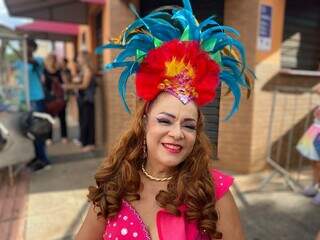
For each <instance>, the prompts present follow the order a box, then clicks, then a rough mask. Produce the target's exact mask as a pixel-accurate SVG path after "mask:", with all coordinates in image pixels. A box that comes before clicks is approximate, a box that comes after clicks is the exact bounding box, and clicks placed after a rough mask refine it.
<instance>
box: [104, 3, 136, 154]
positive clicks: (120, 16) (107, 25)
mask: <svg viewBox="0 0 320 240" xmlns="http://www.w3.org/2000/svg"><path fill="white" fill-rule="evenodd" d="M134 19H135V17H134V16H133V14H132V12H131V11H130V10H129V9H128V7H127V4H126V3H125V1H106V4H105V8H104V15H103V22H104V27H103V42H104V43H106V42H108V41H109V39H110V38H112V37H117V36H118V35H119V34H120V33H121V31H122V30H123V29H125V27H126V26H128V25H129V24H130V23H131V22H132V21H133V20H134ZM115 56H116V51H115V50H112V51H110V50H108V51H105V53H104V62H105V63H109V62H111V60H112V59H113V58H114V57H115ZM119 75H120V70H113V71H111V72H108V73H106V74H104V78H103V86H102V87H103V92H104V93H103V99H104V100H103V102H104V110H105V116H104V118H103V119H104V120H105V121H106V122H105V126H106V127H105V133H104V135H105V136H106V139H105V140H106V142H107V149H110V146H112V145H113V144H114V142H115V140H116V139H117V138H118V137H119V135H120V134H121V133H122V132H123V130H125V129H126V126H127V125H128V123H129V119H130V114H128V113H127V112H126V111H125V108H124V106H123V105H122V103H121V100H120V97H119V94H118V79H119ZM132 80H133V79H129V81H128V89H129V90H128V93H129V94H128V95H127V102H128V104H129V106H130V108H131V109H134V106H135V96H134V94H133V90H134V86H133V83H134V81H132ZM131 93H132V94H131Z"/></svg>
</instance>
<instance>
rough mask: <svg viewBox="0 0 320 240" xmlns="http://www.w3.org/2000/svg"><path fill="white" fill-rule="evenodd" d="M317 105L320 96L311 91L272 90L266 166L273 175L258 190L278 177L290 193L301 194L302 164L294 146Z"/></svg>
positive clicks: (305, 128) (308, 123)
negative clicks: (280, 177) (299, 192)
mask: <svg viewBox="0 0 320 240" xmlns="http://www.w3.org/2000/svg"><path fill="white" fill-rule="evenodd" d="M317 105H320V94H319V93H318V94H317V93H316V92H315V91H313V90H312V89H310V88H301V87H277V88H275V89H274V91H273V99H272V108H271V114H270V119H269V130H268V139H267V153H268V154H267V162H268V164H269V165H270V166H271V168H272V172H271V174H270V175H269V176H268V177H266V178H265V179H264V180H263V181H262V183H261V184H260V186H259V188H258V190H262V189H263V188H264V187H265V186H267V184H268V183H270V181H271V180H272V179H273V177H275V176H276V175H278V174H279V175H281V176H282V177H283V179H284V181H285V183H286V185H287V186H288V187H289V188H290V189H291V190H293V191H298V190H301V188H302V184H301V181H300V176H301V171H302V168H303V162H304V161H303V157H302V156H301V155H300V154H299V153H298V151H297V150H296V148H295V146H296V144H297V142H298V140H299V139H300V137H301V136H302V135H303V133H304V132H305V131H306V130H307V129H308V127H309V126H310V125H311V124H312V121H313V110H314V108H315V107H316V106H317Z"/></svg>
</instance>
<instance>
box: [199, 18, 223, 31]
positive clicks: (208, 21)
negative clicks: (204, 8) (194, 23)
mask: <svg viewBox="0 0 320 240" xmlns="http://www.w3.org/2000/svg"><path fill="white" fill-rule="evenodd" d="M214 17H215V16H211V17H209V18H207V19H206V20H204V21H202V22H201V23H200V24H199V28H200V29H201V30H202V29H203V28H205V27H206V26H208V25H213V26H218V25H219V23H218V22H216V21H215V20H213V18H214Z"/></svg>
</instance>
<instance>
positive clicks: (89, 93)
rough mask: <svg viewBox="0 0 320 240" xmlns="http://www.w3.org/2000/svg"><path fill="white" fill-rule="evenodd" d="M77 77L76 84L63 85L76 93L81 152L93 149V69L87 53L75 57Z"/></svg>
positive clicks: (82, 52) (90, 57) (90, 58)
mask: <svg viewBox="0 0 320 240" xmlns="http://www.w3.org/2000/svg"><path fill="white" fill-rule="evenodd" d="M77 63H78V66H79V76H78V80H77V82H79V83H71V84H67V83H66V84H64V88H65V89H66V90H76V91H78V96H77V102H78V109H79V125H80V142H81V145H82V151H83V152H90V151H93V150H94V149H95V146H94V144H95V126H94V124H95V117H94V115H95V112H94V95H95V87H96V86H95V85H96V83H95V67H94V64H93V60H92V56H91V55H90V54H89V53H88V52H87V51H81V52H80V53H79V55H78V57H77Z"/></svg>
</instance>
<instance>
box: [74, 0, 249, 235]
mask: <svg viewBox="0 0 320 240" xmlns="http://www.w3.org/2000/svg"><path fill="white" fill-rule="evenodd" d="M183 2H184V8H182V9H171V8H166V9H165V10H163V11H155V12H152V13H151V14H150V15H148V16H146V17H145V18H143V19H138V20H136V21H135V22H134V23H133V24H132V25H130V26H129V27H128V28H127V29H126V31H125V32H124V33H123V35H122V36H121V37H120V39H118V40H116V41H114V42H112V43H110V44H107V45H105V46H103V47H102V49H103V48H120V49H124V50H123V51H122V52H121V53H120V54H119V55H118V57H117V58H116V59H115V61H114V62H113V63H111V64H110V65H109V66H108V68H111V69H112V68H115V67H126V68H125V70H124V71H123V73H122V74H121V77H120V80H119V90H120V95H121V97H122V100H123V101H124V104H125V106H126V107H128V106H127V104H126V102H125V96H126V87H125V86H126V81H127V79H128V77H129V76H130V75H131V74H132V73H136V82H135V83H136V93H137V96H138V97H139V99H140V100H139V102H138V104H137V106H136V109H135V112H134V115H133V117H132V122H131V125H130V126H129V128H128V130H127V131H126V132H125V133H124V135H122V136H121V137H120V139H119V141H118V143H117V144H116V145H115V146H114V148H113V150H112V151H111V152H110V154H109V156H108V157H107V159H106V160H105V161H104V162H103V163H102V164H101V166H100V167H99V169H98V171H97V173H96V175H95V179H96V186H91V187H89V195H88V198H89V200H90V201H91V203H92V205H91V208H90V210H89V212H88V215H87V217H86V219H85V221H84V223H83V225H82V228H81V229H80V231H79V233H78V235H77V238H76V239H77V240H87V239H88V240H89V239H90V240H92V239H104V240H107V239H118V240H120V239H141V240H145V239H154V240H156V239H159V240H169V239H170V240H172V239H176V240H184V239H186V240H194V239H222V237H223V239H225V240H235V239H239V240H242V239H244V234H243V232H242V228H241V224H240V218H239V213H238V210H237V207H236V205H235V203H234V200H233V198H232V195H231V193H230V192H229V187H230V186H231V185H232V182H233V178H232V177H230V176H227V175H225V174H223V173H221V172H219V171H217V170H215V169H212V168H210V165H211V161H212V152H211V144H210V141H209V139H208V137H207V136H206V134H205V132H204V126H203V124H204V120H203V115H202V113H201V111H200V110H199V108H200V107H201V106H204V105H205V104H208V103H209V102H211V101H213V99H214V97H215V95H216V89H217V87H218V86H219V84H220V81H222V82H224V83H225V84H226V85H227V86H228V87H229V88H230V91H231V92H232V93H233V95H234V97H235V103H234V106H233V109H232V112H231V113H230V115H229V116H228V117H230V116H231V115H232V114H233V113H234V112H235V111H236V110H237V108H238V104H239V100H240V87H241V86H243V87H249V85H248V83H247V79H246V78H245V77H244V72H245V71H246V67H245V62H244V51H243V49H242V46H241V44H240V43H239V42H238V41H237V40H235V39H232V38H231V37H230V36H229V35H227V34H226V33H225V31H232V32H233V33H236V31H235V30H233V29H230V28H227V27H223V26H219V25H218V24H217V23H216V22H215V21H214V20H212V19H208V20H206V21H204V22H203V23H201V24H199V23H198V22H197V20H196V19H195V18H194V16H193V15H192V9H191V6H190V3H189V1H187V0H184V1H183ZM231 47H233V49H231ZM237 49H238V51H239V52H240V57H237V54H235V50H237ZM131 57H134V58H135V61H132V58H131ZM127 58H130V60H129V59H127Z"/></svg>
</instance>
